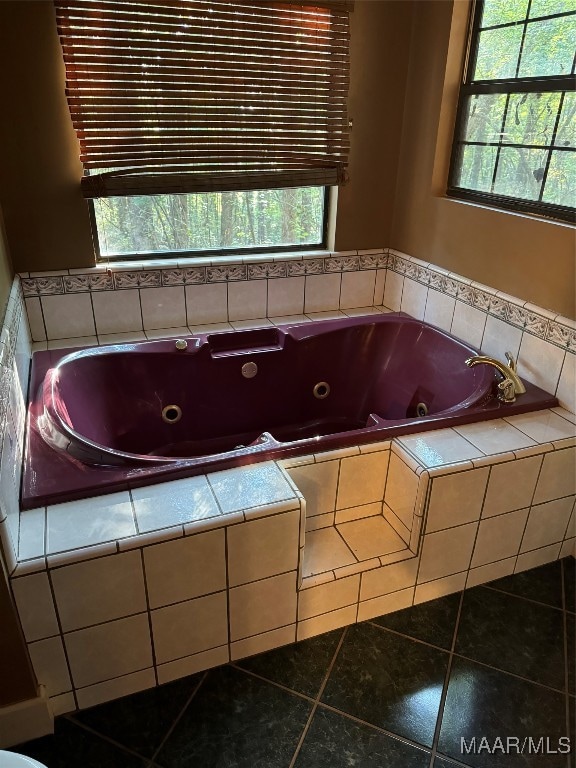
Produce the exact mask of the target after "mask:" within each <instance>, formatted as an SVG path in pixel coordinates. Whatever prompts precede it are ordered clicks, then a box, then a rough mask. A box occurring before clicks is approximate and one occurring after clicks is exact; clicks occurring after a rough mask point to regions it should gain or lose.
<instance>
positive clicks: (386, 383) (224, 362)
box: [22, 313, 557, 509]
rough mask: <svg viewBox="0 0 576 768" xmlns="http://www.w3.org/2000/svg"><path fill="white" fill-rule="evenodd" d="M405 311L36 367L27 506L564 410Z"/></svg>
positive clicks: (37, 359) (102, 351)
mask: <svg viewBox="0 0 576 768" xmlns="http://www.w3.org/2000/svg"><path fill="white" fill-rule="evenodd" d="M476 353H477V350H475V349H473V348H472V347H469V346H468V345H466V344H464V343H463V342H461V341H459V340H458V339H455V338H454V337H453V336H451V335H450V334H448V333H445V332H443V331H441V330H439V329H437V328H434V327H433V326H430V325H427V324H426V323H423V322H420V321H417V320H414V319H413V318H411V317H409V316H408V315H404V314H403V313H390V314H382V315H377V316H374V315H369V316H365V317H361V318H345V319H339V320H326V321H318V322H308V323H299V324H293V325H290V324H287V325H282V326H278V327H273V326H269V327H266V328H261V329H255V330H245V331H231V332H222V333H212V334H198V335H192V336H190V337H188V338H186V339H184V340H181V341H180V343H176V340H174V339H172V340H166V341H152V342H144V343H137V344H121V345H113V346H107V347H98V348H92V349H82V350H53V351H46V352H37V353H35V355H34V357H33V362H32V375H31V382H32V384H31V392H32V393H33V397H32V398H31V401H30V405H29V430H28V434H27V441H26V447H25V458H24V476H23V487H22V508H23V509H28V508H32V507H35V506H39V505H43V504H47V503H54V502H59V501H66V500H71V499H78V498H83V497H86V496H93V495H98V494H101V493H107V492H111V491H116V490H124V489H126V488H130V487H137V486H140V485H145V484H149V483H153V482H159V481H162V480H169V479H175V478H179V477H186V476H188V475H194V474H199V473H204V472H208V471H214V470H219V469H227V468H229V467H232V466H237V465H240V464H245V463H250V462H256V461H263V460H265V459H271V458H272V459H277V458H282V457H288V456H296V455H301V454H310V453H318V452H321V451H326V450H332V449H336V448H342V447H347V446H351V445H362V444H366V443H370V442H376V441H382V440H387V439H390V438H393V437H395V436H398V435H403V434H409V433H414V432H423V431H426V430H430V429H439V428H441V427H447V426H455V425H458V424H465V423H469V422H473V421H479V420H483V419H489V418H500V417H502V416H505V415H511V414H514V413H522V412H526V411H531V410H537V409H539V408H550V407H554V406H555V405H557V401H556V399H555V398H554V397H553V396H551V395H549V394H547V393H545V392H543V391H542V390H540V389H538V388H537V387H535V386H533V385H530V384H527V392H526V394H524V395H522V396H521V397H519V398H518V399H517V400H516V402H515V403H514V404H504V403H501V402H500V401H499V400H497V399H496V397H495V391H494V390H495V383H496V375H495V371H494V369H493V368H491V367H488V366H476V367H473V368H468V367H467V366H466V365H465V363H464V361H465V360H466V358H467V357H469V356H470V355H472V354H476Z"/></svg>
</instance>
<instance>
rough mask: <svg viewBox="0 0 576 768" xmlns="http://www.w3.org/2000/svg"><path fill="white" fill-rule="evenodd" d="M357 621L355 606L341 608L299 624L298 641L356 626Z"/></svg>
mask: <svg viewBox="0 0 576 768" xmlns="http://www.w3.org/2000/svg"><path fill="white" fill-rule="evenodd" d="M355 621H356V606H355V605H349V606H348V607H346V608H339V609H338V610H337V611H330V613H323V614H322V615H320V616H314V617H313V618H311V619H306V620H305V621H300V622H298V633H297V639H298V641H300V640H306V639H307V638H309V637H315V636H316V635H321V634H323V633H324V632H331V631H332V630H333V629H338V628H339V627H346V626H348V625H349V624H354V622H355Z"/></svg>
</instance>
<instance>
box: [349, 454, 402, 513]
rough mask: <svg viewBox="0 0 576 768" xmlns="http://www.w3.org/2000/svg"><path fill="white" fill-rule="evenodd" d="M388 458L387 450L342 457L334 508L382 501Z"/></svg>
mask: <svg viewBox="0 0 576 768" xmlns="http://www.w3.org/2000/svg"><path fill="white" fill-rule="evenodd" d="M388 458H389V455H388V451H379V452H377V453H367V454H360V455H358V456H350V457H348V458H345V459H342V461H341V465H340V478H339V481H338V495H337V499H336V509H346V508H348V507H359V506H361V505H362V504H370V503H371V502H373V501H382V499H383V498H384V486H385V483H386V472H387V470H388Z"/></svg>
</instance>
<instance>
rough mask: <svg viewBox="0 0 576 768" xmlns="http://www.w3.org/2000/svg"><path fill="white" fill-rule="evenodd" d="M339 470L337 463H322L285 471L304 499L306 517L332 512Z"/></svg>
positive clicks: (334, 504)
mask: <svg viewBox="0 0 576 768" xmlns="http://www.w3.org/2000/svg"><path fill="white" fill-rule="evenodd" d="M339 468H340V464H339V462H338V461H323V462H321V463H320V464H307V465H305V466H302V467H291V468H290V469H289V470H287V471H288V474H289V475H290V477H291V478H292V480H293V481H294V482H295V483H296V485H297V486H298V488H299V489H300V490H301V491H302V495H303V496H304V498H305V499H306V517H314V516H315V515H321V514H324V513H326V512H333V511H334V509H335V507H336V490H337V487H338V472H339Z"/></svg>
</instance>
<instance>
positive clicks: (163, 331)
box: [146, 325, 190, 341]
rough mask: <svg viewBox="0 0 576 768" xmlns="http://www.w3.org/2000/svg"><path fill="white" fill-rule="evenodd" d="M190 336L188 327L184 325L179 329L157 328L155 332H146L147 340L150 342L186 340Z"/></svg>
mask: <svg viewBox="0 0 576 768" xmlns="http://www.w3.org/2000/svg"><path fill="white" fill-rule="evenodd" d="M187 336H190V329H189V328H188V326H187V325H182V326H181V327H179V328H155V329H154V330H149V331H146V338H147V339H149V340H150V341H155V340H156V339H183V338H184V339H185V338H186V337H187Z"/></svg>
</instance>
